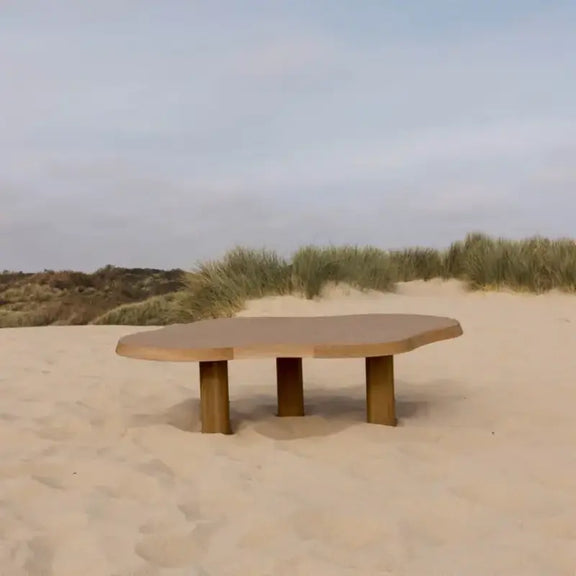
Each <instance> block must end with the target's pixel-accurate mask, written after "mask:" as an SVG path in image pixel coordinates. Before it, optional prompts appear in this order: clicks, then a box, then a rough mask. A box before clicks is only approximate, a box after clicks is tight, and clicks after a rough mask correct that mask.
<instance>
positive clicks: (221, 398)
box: [116, 314, 462, 434]
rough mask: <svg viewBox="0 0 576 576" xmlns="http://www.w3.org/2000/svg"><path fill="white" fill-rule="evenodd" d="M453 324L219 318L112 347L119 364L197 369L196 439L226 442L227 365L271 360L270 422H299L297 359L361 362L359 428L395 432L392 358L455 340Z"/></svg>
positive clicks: (395, 317) (371, 317)
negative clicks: (217, 437)
mask: <svg viewBox="0 0 576 576" xmlns="http://www.w3.org/2000/svg"><path fill="white" fill-rule="evenodd" d="M461 334H462V328H461V326H460V324H459V323H458V321H456V320H454V319H452V318H444V317H440V316H423V315H416V314H357V315H350V316H308V317H289V318H284V317H259V318H219V319H216V320H202V321H199V322H194V323H191V324H173V325H171V326H166V327H164V328H160V329H158V330H149V331H145V332H138V333H136V334H131V335H129V336H124V337H123V338H120V340H119V341H118V345H117V347H116V353H117V354H119V355H121V356H128V357H131V358H140V359H145V360H160V361H168V362H199V364H200V404H201V418H202V432H220V433H223V434H230V433H231V432H232V430H231V426H230V406H229V404H230V401H229V395H228V361H229V360H238V359H242V358H275V359H276V374H277V377H276V384H277V393H278V416H303V415H304V386H303V377H302V358H365V359H366V420H367V421H368V422H370V423H373V424H385V425H389V426H395V425H396V409H395V399H394V364H393V360H394V354H400V353H402V352H409V351H410V350H414V349H415V348H418V347H419V346H424V345H425V344H430V343H432V342H437V341H439V340H446V339H449V338H456V337H457V336H460V335H461Z"/></svg>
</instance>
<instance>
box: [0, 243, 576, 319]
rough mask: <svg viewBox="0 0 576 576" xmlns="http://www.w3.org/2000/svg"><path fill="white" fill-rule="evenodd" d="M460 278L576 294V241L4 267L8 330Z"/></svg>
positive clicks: (224, 310)
mask: <svg viewBox="0 0 576 576" xmlns="http://www.w3.org/2000/svg"><path fill="white" fill-rule="evenodd" d="M432 278H456V279H459V280H462V281H464V282H465V283H466V284H467V285H468V287H469V288H470V289H472V290H477V289H501V288H509V289H512V290H521V291H529V292H534V293H542V292H546V291H548V290H551V289H559V290H564V291H569V292H574V291H576V243H575V242H574V241H573V240H570V239H561V240H549V239H546V238H540V237H533V238H528V239H525V240H520V241H513V240H507V239H504V238H491V237H489V236H487V235H484V234H479V233H474V234H469V235H468V236H467V237H466V238H465V239H464V240H463V241H459V242H454V243H453V244H452V245H451V246H450V247H449V248H448V249H446V250H434V249H431V248H408V249H405V250H393V251H386V250H381V249H378V248H372V247H355V246H329V247H315V246H305V247H303V248H300V249H299V250H298V251H296V253H295V254H294V255H293V256H292V258H291V259H289V260H288V259H284V258H282V257H280V256H279V255H278V254H276V253H275V252H272V251H269V250H251V249H246V248H235V249H233V250H231V251H230V252H228V253H227V254H226V255H225V256H224V257H223V258H222V259H220V260H214V261H209V262H204V263H200V264H198V265H197V266H196V268H195V269H194V270H192V271H191V272H184V271H183V270H170V271H163V270H153V269H138V268H136V269H126V268H115V267H112V266H107V267H105V268H102V269H100V270H98V271H96V272H95V273H93V274H85V273H82V272H72V271H63V272H52V271H45V272H42V273H39V274H24V273H21V272H4V273H2V274H0V327H19V326H43V325H54V324H89V323H91V324H129V325H162V324H171V323H174V322H192V321H195V320H200V319H204V318H216V317H222V316H232V315H234V314H235V313H237V312H238V311H239V310H241V309H242V308H243V306H244V304H245V302H246V301H247V300H250V299H255V298H261V297H263V296H269V295H282V294H291V293H296V294H301V295H303V296H305V297H306V298H314V297H317V296H319V295H321V293H322V290H323V288H324V287H325V286H326V285H328V284H335V283H336V284H338V283H345V284H348V285H351V286H353V287H356V288H358V289H360V290H378V291H392V290H394V287H395V284H396V283H397V282H403V281H411V280H418V279H420V280H430V279H432Z"/></svg>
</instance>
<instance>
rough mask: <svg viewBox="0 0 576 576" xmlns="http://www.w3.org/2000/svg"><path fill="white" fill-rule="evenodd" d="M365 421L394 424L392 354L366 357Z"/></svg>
mask: <svg viewBox="0 0 576 576" xmlns="http://www.w3.org/2000/svg"><path fill="white" fill-rule="evenodd" d="M366 421H367V422H370V423H371V424H385V425H387V426H396V404H395V400H394V356H375V357H372V358H366Z"/></svg>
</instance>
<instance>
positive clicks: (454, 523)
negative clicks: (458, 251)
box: [0, 281, 576, 576]
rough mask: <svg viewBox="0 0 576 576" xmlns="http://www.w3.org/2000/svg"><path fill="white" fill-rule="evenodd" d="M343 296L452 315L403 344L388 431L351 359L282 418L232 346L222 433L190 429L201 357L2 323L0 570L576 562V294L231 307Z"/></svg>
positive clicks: (450, 286)
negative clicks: (127, 348)
mask: <svg viewBox="0 0 576 576" xmlns="http://www.w3.org/2000/svg"><path fill="white" fill-rule="evenodd" d="M356 312H410V313H425V314H436V315H446V316H451V317H454V318H457V319H458V320H459V321H460V322H461V324H462V326H463V328H464V331H465V334H464V336H463V337H461V338H458V339H456V340H452V341H447V342H441V343H437V344H432V345H430V346H427V347H424V348H421V349H418V350H416V351H414V352H410V353H408V354H405V355H400V356H398V357H397V359H396V376H397V398H398V415H399V418H400V425H399V426H398V427H397V428H388V427H381V426H375V425H369V424H366V423H365V422H364V398H365V397H364V388H363V382H364V374H363V363H362V361H361V360H330V361H323V360H310V361H306V360H305V361H304V370H305V391H306V402H307V411H308V414H309V415H308V416H307V417H305V418H289V419H278V418H276V417H275V416H274V409H275V400H276V399H275V387H274V364H273V362H271V361H266V360H263V361H248V360H246V361H241V362H232V363H231V364H230V379H231V401H232V418H233V425H234V428H235V432H236V434H235V435H233V436H220V435H201V434H200V433H199V420H198V395H199V393H198V370H197V366H196V365H194V364H169V363H154V362H143V361H137V360H129V359H126V358H121V357H118V356H116V355H115V354H114V347H115V344H116V341H117V339H118V338H119V337H120V336H122V335H124V334H128V333H130V332H133V331H134V330H135V329H134V328H130V327H101V326H82V327H49V328H22V329H5V330H2V331H0V575H2V576H24V575H26V576H40V575H42V576H44V575H46V576H48V575H49V576H76V575H79V576H113V575H114V576H129V575H134V576H157V575H162V576H164V575H166V576H194V575H202V576H207V575H210V576H228V575H230V576H232V575H234V576H236V575H238V576H264V575H274V576H284V575H286V576H288V575H290V576H304V575H314V576H323V575H327V576H339V575H354V576H358V575H360V574H362V575H374V576H377V575H424V574H425V575H427V576H449V575H455V576H490V575H498V576H501V575H503V574H507V575H518V576H532V575H534V576H542V575H546V576H554V575H566V576H568V575H574V574H576V417H575V416H574V414H575V408H574V407H575V406H576V387H575V386H574V383H575V382H576V297H573V296H568V295H562V294H547V295H542V296H534V295H514V294H507V293H473V294H470V293H466V292H465V291H464V290H463V289H462V287H461V286H460V284H458V283H457V282H435V281H434V282H429V283H425V282H414V283H409V284H404V285H400V288H399V290H398V293H397V294H376V293H366V294H361V293H358V292H356V291H354V290H350V289H344V288H333V289H331V290H330V291H329V294H328V295H327V297H326V298H324V299H322V300H319V301H306V300H301V299H298V298H295V297H279V298H269V299H265V300H261V301H256V302H251V303H249V306H248V308H247V310H245V311H244V312H243V313H242V314H243V315H260V314H267V315H274V314H278V315H290V314H293V315H307V314H347V313H356ZM140 329H141V328H138V330H140Z"/></svg>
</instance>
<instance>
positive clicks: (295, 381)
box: [276, 358, 304, 416]
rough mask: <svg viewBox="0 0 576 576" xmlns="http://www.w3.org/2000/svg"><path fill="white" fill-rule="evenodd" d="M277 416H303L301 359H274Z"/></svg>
mask: <svg viewBox="0 0 576 576" xmlns="http://www.w3.org/2000/svg"><path fill="white" fill-rule="evenodd" d="M276 383H277V390H278V416H304V383H303V379H302V358H276Z"/></svg>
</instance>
